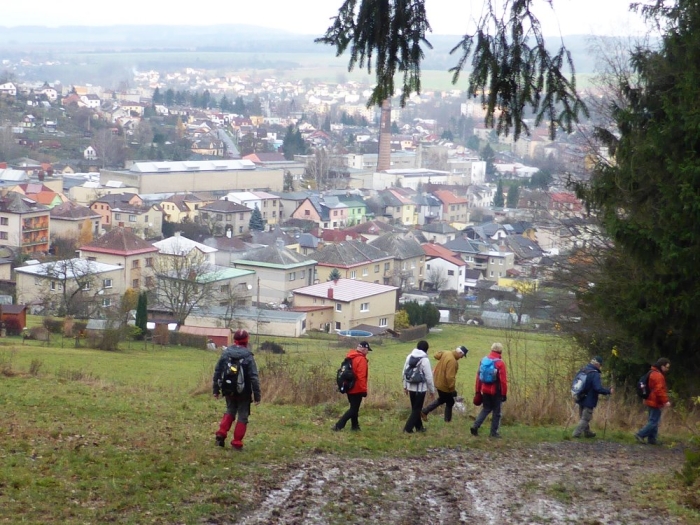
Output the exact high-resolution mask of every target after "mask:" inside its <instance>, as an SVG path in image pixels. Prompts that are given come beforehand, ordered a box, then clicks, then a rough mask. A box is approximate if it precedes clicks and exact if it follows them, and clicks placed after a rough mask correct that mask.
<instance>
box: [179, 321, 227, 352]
mask: <svg viewBox="0 0 700 525" xmlns="http://www.w3.org/2000/svg"><path fill="white" fill-rule="evenodd" d="M178 332H180V333H181V334H190V335H201V336H204V337H206V338H207V339H211V340H212V341H213V342H214V344H216V347H217V348H221V347H222V346H231V345H232V344H233V331H232V330H231V329H230V328H212V327H208V326H181V327H180V329H179V330H178Z"/></svg>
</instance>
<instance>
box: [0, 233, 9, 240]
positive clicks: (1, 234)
mask: <svg viewBox="0 0 700 525" xmlns="http://www.w3.org/2000/svg"><path fill="white" fill-rule="evenodd" d="M8 238H9V237H8V236H7V232H0V239H3V240H7V239H8Z"/></svg>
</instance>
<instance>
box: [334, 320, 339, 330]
mask: <svg viewBox="0 0 700 525" xmlns="http://www.w3.org/2000/svg"><path fill="white" fill-rule="evenodd" d="M335 329H336V330H340V321H336V322H335Z"/></svg>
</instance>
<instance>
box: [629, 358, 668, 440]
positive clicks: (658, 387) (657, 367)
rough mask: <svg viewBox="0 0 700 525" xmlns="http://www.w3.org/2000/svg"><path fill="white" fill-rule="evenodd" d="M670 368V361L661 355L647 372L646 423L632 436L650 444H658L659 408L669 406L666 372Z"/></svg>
mask: <svg viewBox="0 0 700 525" xmlns="http://www.w3.org/2000/svg"><path fill="white" fill-rule="evenodd" d="M670 369H671V361H669V360H668V359H667V358H665V357H662V358H660V359H659V360H658V361H656V363H654V365H653V366H652V367H651V371H650V372H649V397H648V398H646V399H645V400H644V404H645V405H646V406H647V408H648V409H649V417H648V419H647V424H646V425H645V426H644V427H643V428H642V429H641V430H640V431H639V432H637V433H636V434H635V435H634V438H635V439H636V440H637V441H638V442H640V443H644V440H645V439H646V440H647V441H646V442H647V443H649V444H650V445H660V444H661V442H660V441H659V440H658V435H659V423H660V422H661V409H662V408H668V407H670V406H671V402H670V401H669V400H668V390H667V389H666V374H668V371H669V370H670Z"/></svg>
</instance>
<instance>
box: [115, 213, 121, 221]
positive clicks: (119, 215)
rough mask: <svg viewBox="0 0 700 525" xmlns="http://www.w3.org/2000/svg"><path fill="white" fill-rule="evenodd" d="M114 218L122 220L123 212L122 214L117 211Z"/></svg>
mask: <svg viewBox="0 0 700 525" xmlns="http://www.w3.org/2000/svg"><path fill="white" fill-rule="evenodd" d="M114 220H115V221H120V220H122V214H121V213H115V214H114Z"/></svg>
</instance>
